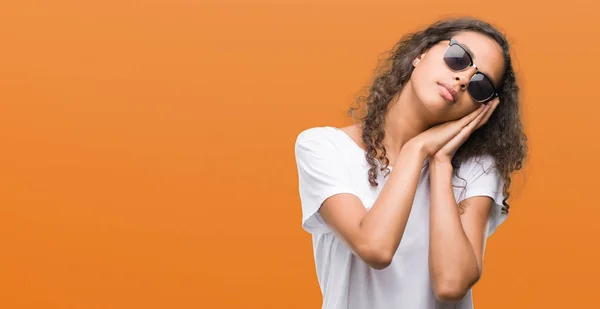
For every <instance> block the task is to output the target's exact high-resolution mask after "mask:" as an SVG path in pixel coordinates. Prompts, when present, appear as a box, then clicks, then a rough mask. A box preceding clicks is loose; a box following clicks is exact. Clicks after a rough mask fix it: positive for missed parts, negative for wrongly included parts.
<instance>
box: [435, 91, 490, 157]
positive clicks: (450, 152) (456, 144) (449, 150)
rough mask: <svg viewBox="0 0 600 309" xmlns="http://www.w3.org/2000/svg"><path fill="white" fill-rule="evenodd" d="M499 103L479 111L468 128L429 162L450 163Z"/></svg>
mask: <svg viewBox="0 0 600 309" xmlns="http://www.w3.org/2000/svg"><path fill="white" fill-rule="evenodd" d="M499 102H500V100H499V99H498V98H496V99H494V100H492V101H491V102H489V103H487V104H485V105H486V106H485V107H484V108H483V110H482V111H480V110H479V109H477V110H476V111H475V113H476V114H477V113H478V114H477V115H476V117H474V119H473V120H471V121H470V122H469V123H468V124H467V125H466V126H464V127H463V128H462V129H461V130H460V132H459V133H458V134H457V135H456V136H454V137H453V138H452V139H451V140H450V141H449V142H448V143H446V144H445V145H444V146H442V148H440V149H439V150H438V151H437V152H435V153H434V154H433V156H432V157H430V158H429V161H434V162H445V163H450V162H451V160H452V157H453V156H454V154H455V153H456V151H457V150H458V148H460V146H461V145H462V144H463V143H464V142H465V141H466V140H467V139H468V138H469V136H471V133H473V132H474V131H475V130H477V129H479V128H481V126H483V125H484V124H486V123H487V121H488V119H490V116H491V115H492V113H493V112H494V110H495V109H496V107H497V106H498V104H499ZM472 114H473V113H471V114H469V115H468V116H467V117H469V118H471V117H472ZM463 119H464V118H463ZM461 121H462V119H461Z"/></svg>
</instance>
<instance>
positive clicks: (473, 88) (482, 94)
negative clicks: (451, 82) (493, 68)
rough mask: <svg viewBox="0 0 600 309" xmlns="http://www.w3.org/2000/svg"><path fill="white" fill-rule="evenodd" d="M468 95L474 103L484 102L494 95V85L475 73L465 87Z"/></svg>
mask: <svg viewBox="0 0 600 309" xmlns="http://www.w3.org/2000/svg"><path fill="white" fill-rule="evenodd" d="M467 90H468V91H469V94H470V95H471V97H472V98H473V100H475V101H479V102H481V101H485V100H487V99H489V98H490V97H492V96H493V95H494V92H495V91H494V85H493V84H492V81H490V80H489V79H488V78H487V77H485V75H483V74H481V73H476V74H475V75H473V78H471V81H470V82H469V86H468V87H467Z"/></svg>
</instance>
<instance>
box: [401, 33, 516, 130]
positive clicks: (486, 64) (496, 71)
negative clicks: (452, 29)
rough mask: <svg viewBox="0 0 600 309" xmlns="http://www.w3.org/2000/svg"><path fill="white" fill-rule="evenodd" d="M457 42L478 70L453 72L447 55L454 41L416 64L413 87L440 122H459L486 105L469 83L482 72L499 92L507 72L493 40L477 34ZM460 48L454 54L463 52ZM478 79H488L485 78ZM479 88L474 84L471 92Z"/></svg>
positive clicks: (434, 49) (460, 37)
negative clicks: (481, 101)
mask: <svg viewBox="0 0 600 309" xmlns="http://www.w3.org/2000/svg"><path fill="white" fill-rule="evenodd" d="M453 38H454V40H455V41H456V42H457V43H459V44H460V45H461V46H463V47H464V48H465V49H466V50H467V52H468V53H469V54H470V56H471V58H472V62H473V63H474V64H475V66H476V67H475V66H469V67H467V68H466V69H461V70H453V69H452V68H450V67H449V66H448V64H447V63H446V62H445V61H444V54H445V53H446V50H447V49H448V47H449V46H450V40H446V41H441V42H439V43H438V44H436V45H435V46H433V47H432V48H430V49H429V50H428V51H427V52H425V53H423V54H421V55H420V56H419V57H418V58H417V59H415V61H414V62H413V65H414V66H415V68H414V70H413V73H412V75H411V78H410V86H411V88H412V91H413V92H414V94H415V96H416V97H417V98H418V100H419V101H420V102H421V103H422V104H423V106H424V108H425V109H426V110H427V111H428V112H429V113H430V114H431V115H432V117H434V118H435V120H436V122H446V121H450V120H455V119H459V118H461V117H463V116H465V115H467V114H469V113H470V112H472V111H474V110H475V109H477V108H478V107H479V106H480V105H481V104H482V103H480V102H477V101H476V99H479V98H474V97H473V95H471V94H470V93H469V91H468V89H469V81H470V80H471V78H472V77H473V76H474V75H475V74H476V73H477V72H478V71H479V72H481V73H484V74H485V75H486V76H487V77H489V78H490V79H491V82H492V84H493V86H494V87H495V88H496V89H498V83H499V82H500V81H501V79H502V73H503V71H504V58H503V56H502V49H501V48H500V46H499V45H498V44H497V43H496V41H494V40H493V39H491V38H489V37H487V36H485V35H483V34H480V33H476V32H461V33H459V34H456V35H455V36H453ZM457 48H458V47H457V46H455V47H454V50H457V51H459V52H460V51H461V50H459V49H457ZM467 57H468V56H467ZM475 77H476V78H484V77H483V75H481V74H477V75H476V76H475ZM476 86H477V85H473V84H472V85H471V89H473V90H475V91H477V89H475V88H477V87H476Z"/></svg>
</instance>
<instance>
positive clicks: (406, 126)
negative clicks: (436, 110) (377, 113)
mask: <svg viewBox="0 0 600 309" xmlns="http://www.w3.org/2000/svg"><path fill="white" fill-rule="evenodd" d="M411 90H412V88H411V85H410V82H409V83H407V84H406V85H405V86H404V88H403V90H402V91H401V92H400V94H399V95H397V96H395V97H394V98H393V99H392V101H391V102H390V104H389V106H388V111H387V114H386V119H385V127H384V130H385V138H384V140H383V145H384V146H385V148H386V152H387V157H388V158H389V159H390V160H392V161H393V160H394V159H395V158H396V157H397V156H398V154H399V153H400V150H401V149H402V147H403V146H404V145H405V144H406V142H408V141H409V140H410V139H411V138H413V137H415V136H417V135H418V134H419V133H422V132H424V131H425V130H427V129H428V128H430V127H431V126H432V124H431V123H429V122H428V121H427V120H426V119H427V117H425V114H426V113H425V111H424V110H423V109H422V106H423V105H422V104H421V103H419V101H418V98H417V97H416V96H415V95H414V92H412V91H411ZM390 163H391V162H390Z"/></svg>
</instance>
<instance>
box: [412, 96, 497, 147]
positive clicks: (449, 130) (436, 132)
mask: <svg viewBox="0 0 600 309" xmlns="http://www.w3.org/2000/svg"><path fill="white" fill-rule="evenodd" d="M493 102H494V101H492V102H490V103H488V104H482V105H481V106H480V107H479V108H477V109H476V110H474V111H473V112H471V113H470V114H468V115H466V116H464V117H463V118H461V119H458V120H453V121H448V122H444V123H442V124H439V125H436V126H433V127H431V128H429V129H428V130H426V131H425V132H422V133H421V134H419V135H417V136H415V137H413V138H412V139H411V140H410V141H409V143H410V144H411V145H415V147H416V148H417V149H419V151H421V152H422V153H423V154H424V155H425V156H426V157H431V156H433V155H434V154H436V153H437V152H438V151H439V150H440V149H441V148H442V147H444V146H445V145H446V144H448V143H449V142H451V140H452V139H454V138H455V137H457V136H458V135H459V134H461V133H462V135H463V136H464V135H465V134H466V135H467V137H468V135H470V133H471V132H472V131H473V128H467V126H469V125H470V124H471V123H473V121H475V120H476V119H477V117H478V116H479V117H480V119H479V120H478V121H477V122H475V123H474V125H477V123H478V122H479V121H480V120H481V119H483V117H485V111H486V110H485V108H486V106H489V105H491V103H493ZM488 118H489V117H488ZM486 120H487V119H486ZM460 139H462V136H461V138H459V139H458V140H460ZM465 139H466V138H465ZM458 140H455V141H454V143H456V142H457V141H458ZM449 148H450V146H449ZM457 148H458V147H457ZM448 150H450V149H447V150H445V151H448ZM441 154H442V153H440V155H441Z"/></svg>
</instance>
